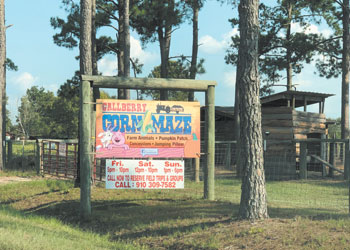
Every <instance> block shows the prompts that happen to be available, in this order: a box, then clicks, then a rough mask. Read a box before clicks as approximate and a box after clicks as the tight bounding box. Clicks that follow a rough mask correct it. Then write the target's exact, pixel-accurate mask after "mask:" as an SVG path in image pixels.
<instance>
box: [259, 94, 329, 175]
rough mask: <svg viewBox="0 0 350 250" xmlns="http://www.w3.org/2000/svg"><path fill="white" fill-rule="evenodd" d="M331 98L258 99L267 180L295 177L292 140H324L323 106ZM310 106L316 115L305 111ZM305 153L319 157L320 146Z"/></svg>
mask: <svg viewBox="0 0 350 250" xmlns="http://www.w3.org/2000/svg"><path fill="white" fill-rule="evenodd" d="M330 96H332V94H322V93H314V92H303V91H284V92H280V93H277V94H273V95H270V96H266V97H262V98H261V106H262V109H261V110H262V129H263V136H264V138H265V139H266V140H267V142H268V143H267V147H266V152H265V154H266V157H265V162H266V163H265V173H266V175H267V177H271V176H278V178H281V177H286V178H295V177H296V175H297V167H296V166H297V162H296V158H297V157H296V156H297V155H298V154H299V145H298V144H295V143H294V142H292V141H291V140H292V139H307V138H325V137H326V135H327V134H328V129H327V121H326V116H325V114H324V106H325V100H326V98H327V97H330ZM311 104H318V113H315V112H308V111H307V109H308V106H309V105H311ZM289 140H290V142H288V141H289ZM308 150H309V151H312V152H313V153H314V154H316V155H319V156H321V151H322V150H321V145H317V144H310V145H308ZM310 167H311V164H310Z"/></svg>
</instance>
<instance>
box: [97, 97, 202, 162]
mask: <svg viewBox="0 0 350 250" xmlns="http://www.w3.org/2000/svg"><path fill="white" fill-rule="evenodd" d="M97 103H100V104H99V105H97V107H96V157H97V158H160V157H163V158H168V157H175V158H198V157H199V154H200V104H199V103H198V102H174V101H140V100H138V101H136V100H109V99H100V100H97Z"/></svg>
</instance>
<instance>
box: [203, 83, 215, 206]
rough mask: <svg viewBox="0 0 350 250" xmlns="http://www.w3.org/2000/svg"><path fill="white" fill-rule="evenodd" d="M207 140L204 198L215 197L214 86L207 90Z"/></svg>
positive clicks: (211, 198) (212, 198) (210, 198)
mask: <svg viewBox="0 0 350 250" xmlns="http://www.w3.org/2000/svg"><path fill="white" fill-rule="evenodd" d="M206 94H207V100H208V105H207V108H208V109H207V112H208V120H207V121H206V122H207V124H208V135H207V136H208V142H207V152H208V154H207V171H208V179H207V182H208V183H207V189H206V190H204V198H205V199H208V200H214V199H215V87H214V86H209V87H208V91H207V93H206Z"/></svg>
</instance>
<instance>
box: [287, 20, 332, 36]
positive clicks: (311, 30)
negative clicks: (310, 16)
mask: <svg viewBox="0 0 350 250" xmlns="http://www.w3.org/2000/svg"><path fill="white" fill-rule="evenodd" d="M292 32H304V33H305V34H322V35H323V36H325V37H329V36H330V35H331V34H332V33H333V32H332V31H331V30H330V29H323V30H320V29H319V26H316V25H314V24H309V25H308V26H307V27H306V28H303V27H301V26H300V23H292Z"/></svg>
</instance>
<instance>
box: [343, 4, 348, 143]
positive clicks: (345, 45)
mask: <svg viewBox="0 0 350 250" xmlns="http://www.w3.org/2000/svg"><path fill="white" fill-rule="evenodd" d="M342 21H343V56H342V57H343V60H342V94H341V138H342V139H348V138H349V134H350V132H349V74H350V72H349V70H350V45H349V43H350V32H349V22H350V7H349V0H344V1H343V20H342Z"/></svg>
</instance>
